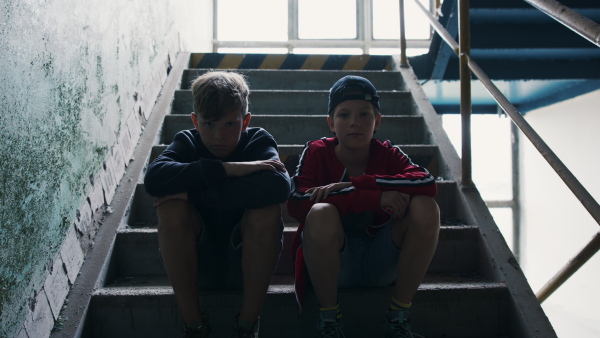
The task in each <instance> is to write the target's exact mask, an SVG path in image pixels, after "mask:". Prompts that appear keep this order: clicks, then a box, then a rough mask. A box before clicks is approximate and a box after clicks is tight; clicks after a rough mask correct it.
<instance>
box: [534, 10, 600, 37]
mask: <svg viewBox="0 0 600 338" xmlns="http://www.w3.org/2000/svg"><path fill="white" fill-rule="evenodd" d="M525 2H527V3H529V4H530V5H532V6H533V7H535V8H537V9H539V10H540V11H542V12H544V13H546V14H548V16H550V17H552V18H553V19H554V20H556V21H558V22H560V23H561V24H563V25H565V26H566V27H568V28H569V29H570V30H572V31H574V32H575V33H577V34H579V35H581V36H582V37H584V38H585V39H587V40H588V41H590V42H591V43H593V44H595V45H596V46H598V47H600V24H598V23H597V22H595V21H592V20H590V19H588V18H587V17H585V16H583V15H581V14H579V13H577V12H575V11H574V10H572V9H570V8H569V7H567V6H565V5H563V4H561V3H560V2H558V1H555V0H525Z"/></svg>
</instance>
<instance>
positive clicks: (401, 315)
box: [383, 311, 420, 338]
mask: <svg viewBox="0 0 600 338" xmlns="http://www.w3.org/2000/svg"><path fill="white" fill-rule="evenodd" d="M408 316H409V312H408V311H390V312H388V314H387V322H386V323H385V324H383V336H384V337H385V338H415V336H417V337H420V336H418V335H413V333H412V331H411V328H410V320H409V319H408Z"/></svg>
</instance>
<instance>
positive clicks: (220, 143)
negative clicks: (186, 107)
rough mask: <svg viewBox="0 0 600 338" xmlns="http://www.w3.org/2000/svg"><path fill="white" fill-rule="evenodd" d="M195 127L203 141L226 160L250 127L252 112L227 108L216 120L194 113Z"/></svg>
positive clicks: (221, 158) (237, 108)
mask: <svg viewBox="0 0 600 338" xmlns="http://www.w3.org/2000/svg"><path fill="white" fill-rule="evenodd" d="M192 121H193V122H194V127H195V128H196V130H197V131H198V132H199V133H200V138H201V139H202V142H203V143H204V145H205V146H206V148H208V150H209V151H210V152H211V153H212V154H213V155H215V157H217V158H218V159H220V160H225V159H226V158H227V157H228V156H229V155H231V153H232V152H233V150H234V149H235V147H236V146H237V144H238V142H239V141H240V135H241V133H242V132H243V131H244V130H246V128H248V124H249V123H250V113H246V114H245V115H243V114H242V111H241V108H240V107H236V108H234V109H226V110H225V111H224V112H223V114H222V115H221V117H220V118H219V119H216V120H205V119H203V118H202V116H201V115H198V116H197V115H196V114H195V113H192Z"/></svg>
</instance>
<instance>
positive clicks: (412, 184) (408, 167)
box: [350, 143, 437, 197]
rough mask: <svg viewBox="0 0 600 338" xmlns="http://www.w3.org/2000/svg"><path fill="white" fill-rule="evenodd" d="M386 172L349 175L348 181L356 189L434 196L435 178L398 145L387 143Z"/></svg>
mask: <svg viewBox="0 0 600 338" xmlns="http://www.w3.org/2000/svg"><path fill="white" fill-rule="evenodd" d="M388 147H389V149H388V151H387V157H388V159H387V161H388V172H387V174H373V175H369V174H365V175H361V176H357V177H351V178H350V181H351V182H352V185H354V186H355V187H356V188H357V189H368V190H382V191H383V190H396V191H400V192H403V193H406V194H409V195H411V196H412V195H426V196H430V197H435V195H436V194H437V186H436V183H435V178H434V177H433V176H432V175H431V174H430V173H429V172H428V171H427V169H425V168H423V167H421V166H418V165H416V164H414V163H412V161H411V160H410V158H409V157H408V156H407V155H406V154H404V153H403V152H402V151H401V150H400V149H399V148H398V147H395V146H389V143H388Z"/></svg>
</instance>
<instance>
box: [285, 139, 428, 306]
mask: <svg viewBox="0 0 600 338" xmlns="http://www.w3.org/2000/svg"><path fill="white" fill-rule="evenodd" d="M337 143H338V140H337V138H336V137H332V138H322V139H320V140H316V141H311V142H308V143H307V144H306V146H305V147H304V150H303V152H302V155H301V156H300V162H299V164H298V168H297V170H296V174H295V175H294V177H293V179H292V193H291V195H290V199H289V200H288V202H287V209H288V213H289V214H290V216H292V217H293V218H295V219H296V220H297V221H298V222H300V225H299V226H298V230H297V231H296V234H295V237H294V241H293V244H292V250H293V253H292V255H293V256H294V262H295V278H296V283H295V291H296V299H297V301H298V305H299V306H300V310H302V300H303V299H304V294H305V290H306V283H307V271H306V266H305V263H304V255H303V251H302V241H301V238H302V237H301V234H302V230H303V228H304V221H305V218H306V215H307V214H308V212H309V211H310V209H311V208H312V206H313V204H314V202H313V201H311V200H310V196H311V193H309V192H307V190H308V189H310V188H313V187H320V186H324V185H327V184H331V183H337V182H341V181H342V180H343V178H344V176H346V168H345V167H344V165H343V164H342V163H341V162H340V161H339V160H338V158H337V156H336V154H335V145H336V144H337ZM350 182H352V186H351V187H349V188H346V189H342V190H340V191H336V192H332V193H330V194H329V196H328V197H327V198H326V199H324V200H322V201H321V202H322V203H331V204H333V205H335V206H336V207H337V209H338V210H339V212H340V216H344V215H346V214H349V213H361V212H365V211H371V212H374V214H375V224H373V225H371V226H369V227H367V229H366V231H367V234H368V235H370V236H374V235H375V234H376V233H377V231H378V230H379V229H380V228H381V226H383V225H385V224H386V223H388V222H389V221H390V220H391V218H392V216H391V214H390V213H388V212H387V211H385V210H383V209H382V208H381V206H380V201H381V192H382V191H386V190H395V191H400V192H403V193H406V194H409V195H411V196H412V195H426V196H430V197H435V195H436V193H437V186H436V183H435V178H434V177H433V176H431V174H429V172H428V171H427V169H425V168H422V167H420V166H418V165H416V164H414V163H412V161H411V160H410V158H409V157H408V156H407V155H406V154H404V153H403V152H402V150H400V148H398V147H396V146H394V145H393V144H392V143H391V142H390V141H385V142H381V141H379V140H376V139H372V140H371V146H370V154H369V163H368V164H367V168H366V169H365V173H364V174H363V175H360V176H358V177H350Z"/></svg>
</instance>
